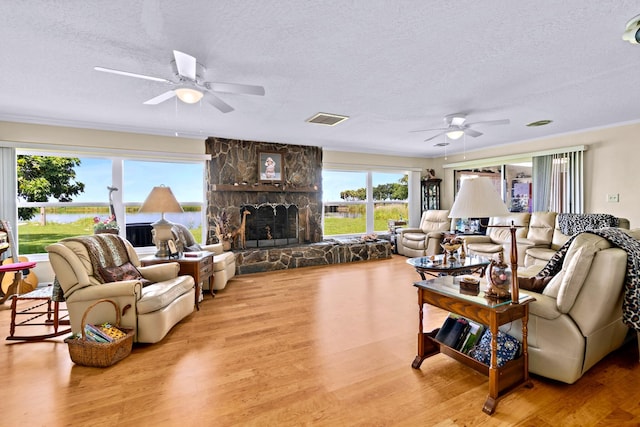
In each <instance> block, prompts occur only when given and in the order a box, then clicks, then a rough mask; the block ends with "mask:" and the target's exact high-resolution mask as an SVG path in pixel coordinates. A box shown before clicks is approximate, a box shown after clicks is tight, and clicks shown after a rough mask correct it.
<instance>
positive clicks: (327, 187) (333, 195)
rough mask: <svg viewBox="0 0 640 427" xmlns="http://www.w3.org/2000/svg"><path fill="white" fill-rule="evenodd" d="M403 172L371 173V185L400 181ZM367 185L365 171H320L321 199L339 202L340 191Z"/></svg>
mask: <svg viewBox="0 0 640 427" xmlns="http://www.w3.org/2000/svg"><path fill="white" fill-rule="evenodd" d="M404 175H405V174H404V173H383V172H375V173H374V174H373V187H376V186H378V185H380V184H389V183H397V182H400V179H401V178H402V177H403V176H404ZM366 186H367V173H366V172H342V171H323V172H322V201H323V202H339V201H340V200H342V199H340V192H341V191H345V190H357V189H359V188H365V187H366Z"/></svg>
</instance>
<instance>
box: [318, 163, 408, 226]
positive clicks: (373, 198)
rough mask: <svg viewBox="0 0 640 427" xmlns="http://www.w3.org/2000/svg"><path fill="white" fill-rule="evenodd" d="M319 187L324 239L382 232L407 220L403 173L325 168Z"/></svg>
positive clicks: (406, 193) (405, 183) (405, 181)
mask: <svg viewBox="0 0 640 427" xmlns="http://www.w3.org/2000/svg"><path fill="white" fill-rule="evenodd" d="M322 188H323V204H324V214H323V219H324V231H323V233H324V235H325V236H339V235H350V234H364V233H373V232H383V231H386V230H388V221H389V220H391V219H396V220H397V219H406V218H407V217H408V206H407V198H408V186H407V176H406V174H404V173H400V172H373V171H366V172H365V171H345V170H326V169H325V170H323V172H322Z"/></svg>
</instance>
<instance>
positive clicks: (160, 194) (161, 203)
mask: <svg viewBox="0 0 640 427" xmlns="http://www.w3.org/2000/svg"><path fill="white" fill-rule="evenodd" d="M138 212H142V213H153V212H160V213H162V219H161V221H162V222H166V221H165V219H164V214H165V213H166V212H175V213H180V212H184V211H183V210H182V206H180V203H178V200H177V199H176V196H174V195H173V191H171V188H169V187H165V186H164V185H161V186H159V187H153V190H151V193H149V195H148V196H147V199H146V200H145V201H144V203H143V204H142V206H140V210H139V211H138Z"/></svg>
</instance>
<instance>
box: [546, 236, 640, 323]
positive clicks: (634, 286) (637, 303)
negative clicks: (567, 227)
mask: <svg viewBox="0 0 640 427" xmlns="http://www.w3.org/2000/svg"><path fill="white" fill-rule="evenodd" d="M584 233H591V234H595V235H597V236H600V237H602V238H605V239H607V240H608V241H609V243H611V244H612V245H614V246H617V247H619V248H620V249H623V250H625V251H626V252H627V275H626V276H625V289H624V299H623V302H622V321H623V322H624V323H625V324H626V325H627V326H629V327H631V328H633V329H635V330H636V331H640V240H636V239H634V238H633V237H631V236H629V235H628V234H627V233H625V232H624V231H622V230H621V229H619V228H601V229H599V230H587V231H584ZM577 235H578V234H575V235H573V236H571V238H570V239H569V240H568V241H567V243H565V244H564V245H563V246H562V247H561V248H560V249H559V250H558V252H556V253H555V254H554V255H553V257H551V259H550V260H549V262H548V263H547V265H546V266H545V267H544V268H543V269H542V270H541V271H540V273H538V275H537V276H538V277H547V276H554V275H556V274H557V273H558V272H559V271H560V270H561V269H562V261H563V260H564V257H565V255H566V254H567V251H568V250H569V246H570V245H571V242H573V239H575V238H576V236H577Z"/></svg>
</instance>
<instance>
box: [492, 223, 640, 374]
mask: <svg viewBox="0 0 640 427" xmlns="http://www.w3.org/2000/svg"><path fill="white" fill-rule="evenodd" d="M629 234H631V235H632V236H633V237H635V238H636V239H638V238H640V229H636V230H633V231H631V232H629ZM626 262H627V253H626V252H625V251H624V250H622V249H620V248H615V247H612V246H611V244H610V243H609V242H608V241H607V240H606V239H604V238H602V237H599V236H596V235H594V234H590V233H582V234H580V235H578V236H577V237H576V238H575V239H574V241H573V242H572V243H571V246H570V247H569V250H568V252H567V254H566V257H565V259H564V262H563V266H562V270H561V271H560V272H559V273H558V274H557V275H556V276H554V277H553V278H552V280H551V281H550V282H549V283H548V284H547V286H546V288H545V289H544V291H543V292H541V293H537V292H532V291H527V290H522V291H521V292H523V293H527V294H530V295H531V296H533V297H534V298H535V299H536V301H535V302H533V303H531V304H530V306H529V322H528V349H529V371H530V372H531V373H534V374H538V375H542V376H544V377H547V378H551V379H554V380H558V381H562V382H565V383H568V384H572V383H574V382H575V381H577V380H578V379H579V378H580V377H581V376H582V375H583V374H584V373H585V372H586V371H587V370H589V369H590V368H591V367H592V366H593V365H595V364H596V363H597V362H598V361H599V360H601V359H602V358H603V357H605V356H606V355H607V354H609V353H610V352H611V351H613V350H615V349H617V348H618V347H620V346H621V345H622V344H623V342H624V340H625V337H626V335H627V333H629V328H628V327H627V326H626V325H624V324H623V323H622V299H623V292H624V282H625V274H626V269H627V265H626ZM540 267H542V266H540ZM503 329H504V331H505V332H508V333H509V334H510V335H513V336H514V337H516V338H518V339H520V340H521V339H522V336H521V335H522V324H521V321H520V320H518V321H515V322H513V323H512V324H510V325H505V326H504V327H503Z"/></svg>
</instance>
